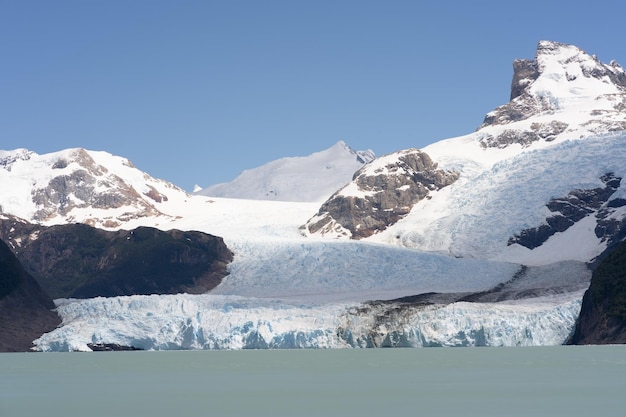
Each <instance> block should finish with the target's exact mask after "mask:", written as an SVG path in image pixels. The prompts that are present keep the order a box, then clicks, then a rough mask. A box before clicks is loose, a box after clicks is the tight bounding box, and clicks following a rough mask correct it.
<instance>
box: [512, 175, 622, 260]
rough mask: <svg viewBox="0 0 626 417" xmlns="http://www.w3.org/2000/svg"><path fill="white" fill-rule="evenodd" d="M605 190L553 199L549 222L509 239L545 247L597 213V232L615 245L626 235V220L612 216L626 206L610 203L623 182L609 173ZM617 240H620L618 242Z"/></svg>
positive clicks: (586, 191) (616, 200)
mask: <svg viewBox="0 0 626 417" xmlns="http://www.w3.org/2000/svg"><path fill="white" fill-rule="evenodd" d="M600 179H601V180H602V182H603V183H604V184H605V187H603V188H593V189H586V190H573V191H571V192H570V193H569V194H568V195H567V196H566V197H563V198H555V199H552V200H550V201H549V202H548V204H546V207H547V208H548V209H549V210H550V211H551V212H552V213H554V215H553V216H550V217H548V218H547V219H546V223H545V224H542V225H540V226H538V227H534V228H531V229H526V230H522V231H521V232H520V233H519V234H517V235H515V236H514V237H512V238H510V239H509V242H508V244H509V245H512V244H515V243H517V244H520V245H522V246H524V247H527V248H528V249H534V248H537V247H539V246H541V245H543V244H544V243H545V242H546V241H547V240H548V239H549V238H550V236H552V235H554V234H555V233H557V232H564V231H565V230H567V229H569V228H570V227H571V226H573V225H574V224H575V223H576V222H578V221H579V220H582V219H583V218H585V217H587V216H588V215H592V214H594V213H595V216H596V224H597V225H596V229H595V233H596V236H597V237H598V238H601V239H602V241H605V240H606V241H608V242H609V244H612V243H614V242H616V241H619V238H620V237H621V233H623V232H624V230H625V229H624V226H625V224H624V220H622V221H620V220H616V219H613V218H611V217H610V214H611V213H612V212H613V211H614V210H615V209H616V208H618V207H621V206H622V205H626V201H624V200H623V199H615V200H609V199H610V198H611V196H612V195H613V193H615V191H616V190H617V189H618V188H619V187H620V184H621V181H622V179H621V178H620V177H616V176H615V174H613V173H612V172H609V173H607V174H605V175H603V176H602V177H601V178H600ZM616 239H617V240H616Z"/></svg>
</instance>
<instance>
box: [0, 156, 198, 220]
mask: <svg viewBox="0 0 626 417" xmlns="http://www.w3.org/2000/svg"><path fill="white" fill-rule="evenodd" d="M0 195H1V196H2V197H1V200H0V214H2V213H8V214H11V215H14V216H17V217H21V218H22V219H25V220H27V221H30V222H34V223H41V224H46V225H51V224H59V223H74V222H79V223H87V224H90V225H93V226H97V227H102V228H119V227H122V226H124V225H125V224H126V223H127V222H128V221H130V220H133V219H140V218H146V217H148V218H153V219H156V218H170V217H175V216H176V215H177V214H176V210H177V207H178V206H179V205H180V204H182V203H184V202H185V201H186V200H187V199H188V198H189V196H188V195H187V193H185V192H184V191H183V190H182V189H180V188H178V187H176V186H174V185H173V184H171V183H169V182H166V181H163V180H159V179H156V178H153V177H151V176H149V175H148V174H146V173H144V172H142V171H140V170H138V169H137V168H135V167H134V166H133V164H132V163H131V162H130V161H129V160H128V159H125V158H121V157H118V156H113V155H111V154H109V153H107V152H96V151H88V150H85V149H80V148H77V149H66V150H63V151H59V152H54V153H49V154H45V155H38V154H36V153H35V152H32V151H29V150H26V149H17V150H13V151H1V150H0Z"/></svg>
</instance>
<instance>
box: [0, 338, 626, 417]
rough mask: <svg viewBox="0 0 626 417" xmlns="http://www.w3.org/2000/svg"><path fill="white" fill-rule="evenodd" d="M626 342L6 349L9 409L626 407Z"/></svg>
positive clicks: (603, 411) (90, 414)
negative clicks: (90, 350)
mask: <svg viewBox="0 0 626 417" xmlns="http://www.w3.org/2000/svg"><path fill="white" fill-rule="evenodd" d="M625 389H626V346H555V347H519V348H415V349H363V350H248V351H161V352H94V353H78V352H75V353H1V354H0V416H2V417H20V416H28V417H36V416H64V417H71V416H87V417H99V416H106V417H116V416H120V417H133V416H151V417H155V416H257V417H263V416H361V417H362V416H389V415H400V416H420V415H435V416H507V417H510V416H569V417H571V416H622V415H624V412H625V411H624V410H625V409H626V392H625Z"/></svg>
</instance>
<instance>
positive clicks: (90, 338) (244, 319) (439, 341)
mask: <svg viewBox="0 0 626 417" xmlns="http://www.w3.org/2000/svg"><path fill="white" fill-rule="evenodd" d="M581 298H582V291H579V292H576V293H569V294H566V295H560V296H545V297H538V298H536V299H533V300H532V302H520V301H509V302H502V303H468V302H459V303H453V304H449V305H445V306H443V305H429V306H416V307H405V308H403V309H402V310H401V317H398V316H393V317H392V316H389V315H388V311H385V306H384V305H371V306H366V305H363V304H358V303H330V304H303V303H286V302H284V301H277V300H260V299H252V298H244V297H238V296H220V295H211V294H204V295H195V296H192V295H175V296H174V295H151V296H128V297H115V298H93V299H88V300H57V302H58V311H59V314H60V315H61V317H63V325H62V326H61V327H59V328H58V329H56V330H54V331H53V332H50V333H47V334H45V335H43V336H42V337H40V338H39V339H37V340H36V341H35V345H36V347H37V350H40V351H45V352H50V351H90V350H91V349H90V348H89V346H88V344H90V343H95V344H97V343H114V344H118V345H121V346H133V347H135V348H139V349H145V350H180V349H268V348H269V349H290V348H366V347H421V346H543V345H558V344H562V343H563V342H564V341H565V340H566V339H567V338H568V337H569V335H570V333H571V332H572V329H573V325H574V323H575V321H576V318H577V316H578V313H579V311H580V305H581ZM385 318H386V319H385Z"/></svg>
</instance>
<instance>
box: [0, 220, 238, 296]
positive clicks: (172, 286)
mask: <svg viewBox="0 0 626 417" xmlns="http://www.w3.org/2000/svg"><path fill="white" fill-rule="evenodd" d="M0 238H3V239H5V240H6V241H7V242H9V244H10V245H11V247H12V249H13V251H14V252H15V253H16V255H17V257H18V258H19V259H20V261H21V262H22V264H23V265H24V266H25V268H26V269H27V270H28V271H29V272H30V273H31V274H32V275H33V276H34V277H35V279H37V281H38V282H39V284H40V285H41V286H42V288H44V289H45V290H46V291H47V292H48V293H49V294H50V295H51V296H52V297H53V298H66V297H74V298H89V297H96V296H105V297H111V296H118V295H133V294H175V293H181V292H186V293H203V292H206V291H208V290H210V289H212V288H213V287H215V286H216V285H217V284H219V283H220V282H221V280H222V278H223V277H224V276H226V275H227V271H226V266H227V264H228V263H229V262H230V261H231V260H232V256H233V255H232V252H231V251H230V250H229V249H228V248H227V247H226V245H225V244H224V242H223V240H222V238H220V237H216V236H212V235H209V234H206V233H201V232H194V231H188V232H182V231H179V230H170V231H161V230H158V229H154V228H149V227H140V228H137V229H135V230H131V231H127V230H120V231H116V232H110V231H104V230H100V229H96V228H93V227H91V226H88V225H85V224H68V225H57V226H51V227H43V226H39V225H33V224H30V223H25V222H22V221H19V220H17V219H5V220H0Z"/></svg>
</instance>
